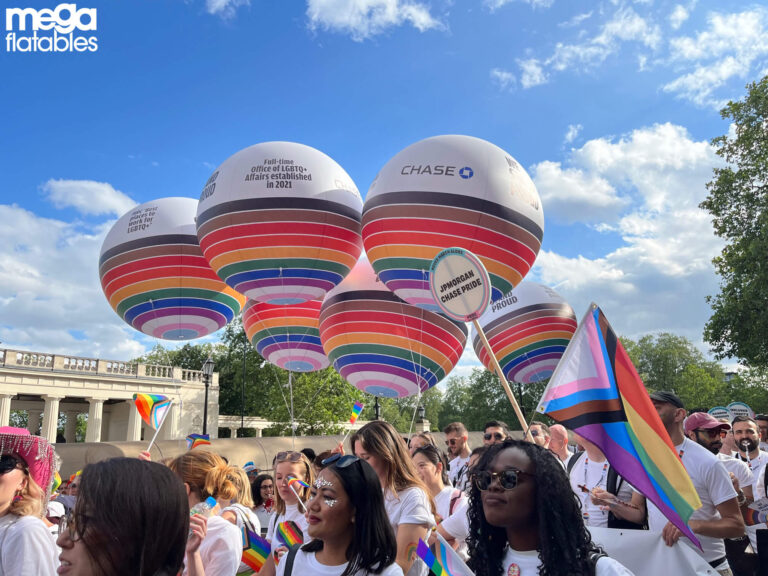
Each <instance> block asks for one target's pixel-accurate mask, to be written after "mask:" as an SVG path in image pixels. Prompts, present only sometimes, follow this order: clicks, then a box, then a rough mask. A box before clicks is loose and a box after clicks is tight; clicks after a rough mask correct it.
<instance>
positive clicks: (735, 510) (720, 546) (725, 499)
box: [612, 392, 744, 576]
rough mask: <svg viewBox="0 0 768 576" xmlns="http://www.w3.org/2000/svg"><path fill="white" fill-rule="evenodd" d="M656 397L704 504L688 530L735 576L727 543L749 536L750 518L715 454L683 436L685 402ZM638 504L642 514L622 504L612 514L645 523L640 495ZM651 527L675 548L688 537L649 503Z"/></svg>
mask: <svg viewBox="0 0 768 576" xmlns="http://www.w3.org/2000/svg"><path fill="white" fill-rule="evenodd" d="M650 396H651V401H652V402H653V406H654V408H656V412H657V413H658V414H659V418H660V419H661V422H662V424H664V428H665V429H666V431H667V433H668V434H669V437H670V439H671V440H672V444H673V445H674V446H675V450H676V451H677V452H678V454H679V456H680V459H681V460H682V462H683V466H685V469H686V471H687V472H688V475H689V476H690V478H691V481H692V482H693V486H694V488H695V489H696V492H697V493H698V495H699V499H700V500H701V503H702V506H701V508H699V509H698V510H695V511H694V512H693V514H691V517H690V519H689V521H688V526H689V527H690V529H691V531H692V532H693V533H694V534H696V537H697V538H698V539H699V542H700V543H701V548H702V555H703V557H704V559H705V560H706V561H707V562H709V564H710V566H712V568H714V569H715V570H717V572H718V573H719V574H721V576H732V574H733V572H732V571H731V569H730V567H729V565H728V561H727V560H726V558H725V543H724V541H723V539H724V538H740V537H741V536H743V535H744V520H743V519H742V517H741V512H740V511H739V505H738V503H737V499H738V497H737V494H736V490H734V488H733V484H732V483H731V479H730V476H729V474H728V472H726V470H725V466H723V463H722V462H721V461H720V460H718V459H717V458H716V457H715V455H714V454H712V453H711V452H709V451H708V450H707V449H705V448H703V447H702V446H700V445H699V444H697V443H696V442H693V441H692V440H691V439H689V438H686V437H685V435H684V434H683V420H684V419H685V415H686V411H685V407H684V406H683V402H682V400H680V398H678V396H677V395H676V394H674V393H672V392H654V393H653V394H651V395H650ZM632 504H634V505H636V506H638V507H639V508H640V510H633V509H632V508H628V507H622V506H620V505H619V506H615V507H612V510H613V512H614V514H616V515H617V516H621V517H623V518H627V519H629V520H633V521H634V522H640V521H641V520H642V517H643V516H644V515H645V498H644V497H643V496H642V495H641V494H640V493H638V492H636V493H635V494H634V495H633V496H632ZM648 529H649V530H650V531H651V532H660V533H661V536H662V538H663V539H664V542H665V543H666V544H667V545H668V546H672V545H674V544H675V543H676V542H677V541H678V540H679V539H680V537H681V536H682V535H683V533H682V532H681V531H680V530H679V529H678V528H677V527H676V526H675V525H674V524H672V523H671V522H669V521H668V520H667V519H666V517H665V516H664V515H663V514H662V513H661V511H659V509H658V508H657V507H656V506H655V505H654V504H653V503H648Z"/></svg>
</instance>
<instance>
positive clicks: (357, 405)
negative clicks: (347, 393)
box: [349, 402, 363, 424]
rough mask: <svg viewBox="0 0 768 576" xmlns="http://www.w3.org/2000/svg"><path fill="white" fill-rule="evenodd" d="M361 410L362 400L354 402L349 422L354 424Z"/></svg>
mask: <svg viewBox="0 0 768 576" xmlns="http://www.w3.org/2000/svg"><path fill="white" fill-rule="evenodd" d="M362 411H363V403H362V402H355V405H354V406H352V416H350V417H349V423H350V424H354V423H355V422H357V419H358V418H359V417H360V413H361V412H362Z"/></svg>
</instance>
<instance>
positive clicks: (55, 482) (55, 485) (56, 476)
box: [51, 472, 61, 493]
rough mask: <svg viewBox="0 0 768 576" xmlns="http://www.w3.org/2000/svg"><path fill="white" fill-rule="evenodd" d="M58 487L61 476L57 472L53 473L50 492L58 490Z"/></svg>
mask: <svg viewBox="0 0 768 576" xmlns="http://www.w3.org/2000/svg"><path fill="white" fill-rule="evenodd" d="M59 486H61V474H59V473H58V472H54V473H53V484H52V485H51V492H52V493H53V492H56V490H58V489H59Z"/></svg>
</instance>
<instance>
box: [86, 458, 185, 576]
mask: <svg viewBox="0 0 768 576" xmlns="http://www.w3.org/2000/svg"><path fill="white" fill-rule="evenodd" d="M80 482H81V484H80V492H79V493H78V497H77V503H76V504H75V510H74V521H75V527H76V529H77V532H78V534H79V535H80V536H81V538H82V540H83V543H84V544H85V548H86V550H87V551H88V554H89V556H90V557H91V558H92V559H93V561H94V563H95V564H96V565H97V566H98V567H99V569H100V570H101V573H102V574H110V575H113V574H114V575H116V576H175V575H176V574H178V573H179V570H181V566H182V564H183V562H184V550H185V548H186V545H187V533H188V532H189V503H188V501H187V492H186V490H185V489H184V484H183V483H182V481H181V480H180V479H179V477H178V476H176V475H175V474H174V473H173V472H171V471H170V470H169V469H168V468H167V467H165V466H163V465H162V464H157V463H155V462H143V461H141V460H137V459H136V458H112V459H110V460H102V461H101V462H95V463H93V464H88V465H87V466H86V467H85V468H84V469H83V473H82V477H81V480H80Z"/></svg>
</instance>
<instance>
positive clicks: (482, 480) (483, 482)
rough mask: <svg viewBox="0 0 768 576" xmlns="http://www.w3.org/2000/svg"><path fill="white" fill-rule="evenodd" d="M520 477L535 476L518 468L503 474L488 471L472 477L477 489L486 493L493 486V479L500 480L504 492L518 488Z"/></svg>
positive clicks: (507, 470)
mask: <svg viewBox="0 0 768 576" xmlns="http://www.w3.org/2000/svg"><path fill="white" fill-rule="evenodd" d="M520 475H523V476H533V474H531V473H530V472H523V471H522V470H518V469H517V468H507V469H506V470H502V471H501V472H488V471H487V470H481V471H480V472H476V473H475V474H473V475H472V482H473V483H474V485H475V486H477V489H478V490H480V491H481V492H485V491H486V490H488V488H490V487H491V484H493V479H494V478H498V480H499V484H500V485H501V487H502V488H504V490H512V489H513V488H515V487H517V483H518V480H519V477H520Z"/></svg>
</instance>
